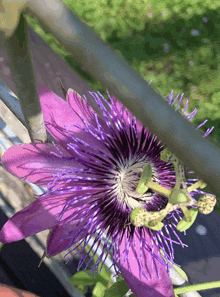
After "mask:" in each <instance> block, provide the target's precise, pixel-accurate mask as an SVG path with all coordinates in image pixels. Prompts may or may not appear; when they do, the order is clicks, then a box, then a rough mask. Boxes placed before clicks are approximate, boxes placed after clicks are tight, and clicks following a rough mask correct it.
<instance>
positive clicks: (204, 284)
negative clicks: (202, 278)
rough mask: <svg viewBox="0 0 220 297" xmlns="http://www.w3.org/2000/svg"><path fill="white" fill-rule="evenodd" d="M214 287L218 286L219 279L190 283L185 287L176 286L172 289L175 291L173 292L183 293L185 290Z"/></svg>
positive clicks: (219, 286) (219, 283) (219, 284)
mask: <svg viewBox="0 0 220 297" xmlns="http://www.w3.org/2000/svg"><path fill="white" fill-rule="evenodd" d="M214 288H220V281H215V282H208V283H202V284H195V285H191V286H187V287H182V288H176V289H174V292H175V294H183V293H187V292H193V291H200V290H208V289H214Z"/></svg>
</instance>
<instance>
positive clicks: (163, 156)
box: [160, 147, 169, 162]
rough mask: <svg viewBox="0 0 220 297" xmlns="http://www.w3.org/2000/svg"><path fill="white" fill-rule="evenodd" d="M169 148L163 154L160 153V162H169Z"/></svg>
mask: <svg viewBox="0 0 220 297" xmlns="http://www.w3.org/2000/svg"><path fill="white" fill-rule="evenodd" d="M168 152H169V150H168V148H167V147H166V148H165V149H164V150H163V151H162V152H161V153H160V160H161V161H164V162H168V159H169V156H168Z"/></svg>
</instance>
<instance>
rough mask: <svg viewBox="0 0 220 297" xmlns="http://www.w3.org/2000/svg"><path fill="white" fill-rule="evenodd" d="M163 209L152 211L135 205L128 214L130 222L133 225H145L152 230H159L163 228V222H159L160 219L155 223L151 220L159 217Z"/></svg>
mask: <svg viewBox="0 0 220 297" xmlns="http://www.w3.org/2000/svg"><path fill="white" fill-rule="evenodd" d="M163 211H164V210H162V211H154V212H153V211H147V210H146V209H145V208H141V207H137V208H135V209H133V210H132V212H131V214H130V219H131V223H132V225H134V226H135V227H143V226H145V227H147V228H150V229H152V230H156V231H158V230H161V229H162V228H163V223H161V222H160V220H159V221H158V223H156V224H155V223H153V224H152V222H154V221H153V220H154V219H156V218H159V217H160V216H161V214H163ZM161 212H162V213H161Z"/></svg>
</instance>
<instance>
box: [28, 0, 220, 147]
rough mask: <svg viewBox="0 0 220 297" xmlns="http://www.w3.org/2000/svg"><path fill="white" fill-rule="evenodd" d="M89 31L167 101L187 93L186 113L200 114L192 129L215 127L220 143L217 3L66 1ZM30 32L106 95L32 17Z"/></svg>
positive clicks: (181, 0)
mask: <svg viewBox="0 0 220 297" xmlns="http://www.w3.org/2000/svg"><path fill="white" fill-rule="evenodd" d="M63 2H64V3H65V4H66V5H67V6H68V7H69V8H70V9H71V10H73V11H74V12H75V13H76V14H77V15H78V16H79V17H80V18H81V19H82V20H83V21H84V22H85V23H86V24H87V25H88V26H89V27H91V28H92V29H94V31H95V32H96V33H97V34H99V35H100V36H101V38H102V39H103V40H104V41H105V42H107V43H109V44H110V45H112V46H113V47H114V48H115V49H116V50H117V51H118V52H120V53H121V54H122V55H123V57H124V58H125V59H126V60H127V61H128V63H129V64H130V65H131V67H133V68H134V69H135V70H136V71H137V72H139V73H140V74H141V75H142V76H143V77H144V78H145V79H146V80H147V81H150V80H151V79H152V86H153V87H154V88H155V89H156V90H158V91H159V92H160V93H161V94H162V95H163V96H164V97H166V96H167V95H168V94H169V93H170V92H171V90H172V89H174V94H175V95H177V94H178V93H180V94H181V93H185V96H184V100H183V104H182V105H181V106H182V108H184V103H185V102H186V100H187V99H189V107H188V110H187V112H188V113H190V112H192V111H193V110H194V108H197V109H198V112H197V114H196V116H195V117H194V118H193V121H192V122H193V124H194V125H199V124H200V123H201V122H203V121H204V120H205V119H208V123H206V125H205V126H204V127H202V128H201V131H206V129H207V128H211V127H212V126H215V129H214V130H213V132H212V134H211V135H210V138H211V139H212V140H213V141H214V142H218V143H220V133H219V129H220V69H219V68H220V63H219V62H220V41H219V29H220V1H214V0H203V1H201V0H190V1H189V0H166V1H165V0H164V1H161V0H154V1H152V2H151V1H148V0H139V1H136V0H74V1H73V0H63ZM25 17H26V19H27V21H28V23H29V24H30V26H31V27H32V28H33V29H34V30H35V31H36V33H38V34H39V35H40V36H41V37H42V38H43V39H44V40H45V41H46V42H47V43H48V44H49V45H50V46H51V48H52V49H53V50H54V51H56V52H57V53H58V54H59V55H61V56H62V57H63V58H64V59H65V60H66V61H67V62H68V63H69V65H70V66H71V67H73V68H74V69H75V70H76V71H77V72H78V73H79V74H80V75H81V76H83V77H84V79H85V80H86V81H87V83H88V84H90V85H91V86H93V88H94V89H95V90H96V91H97V90H99V91H102V92H105V90H102V87H101V85H100V84H99V82H96V81H94V80H93V79H91V78H90V77H89V75H87V74H86V73H85V72H83V71H82V70H81V68H80V67H79V66H78V65H77V63H76V62H75V61H74V60H73V58H72V57H71V56H70V54H69V53H67V52H66V51H65V50H64V49H63V48H62V46H61V45H60V44H59V42H58V41H57V40H56V39H55V38H54V37H53V36H52V35H51V34H49V33H48V32H45V31H44V30H43V29H42V28H41V26H40V25H39V23H38V22H37V20H36V19H35V18H33V17H31V16H30V15H28V14H25Z"/></svg>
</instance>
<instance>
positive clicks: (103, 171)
mask: <svg viewBox="0 0 220 297" xmlns="http://www.w3.org/2000/svg"><path fill="white" fill-rule="evenodd" d="M39 95H40V101H41V107H42V111H43V115H44V120H45V124H46V128H47V131H48V132H49V133H50V134H51V135H52V136H53V137H54V138H55V140H56V141H57V143H58V144H55V143H53V144H48V143H28V144H22V145H17V146H13V147H11V148H9V149H8V150H7V151H6V153H5V154H4V155H3V157H2V164H3V166H4V167H5V168H6V169H7V170H8V171H9V172H10V173H12V174H14V175H15V176H17V177H19V178H22V179H24V180H25V181H27V182H31V183H35V184H37V185H40V186H43V187H46V188H47V191H46V192H45V193H44V194H43V195H42V196H40V197H39V198H38V199H36V201H34V202H32V203H31V204H30V205H29V206H27V207H25V208H24V209H23V210H21V211H19V212H17V213H16V214H15V215H14V216H13V217H11V218H10V219H9V220H8V221H7V223H6V224H5V225H4V226H3V228H2V229H1V231H0V241H1V242H2V243H9V242H14V241H18V240H21V239H23V238H25V237H28V236H30V235H33V234H36V233H38V232H40V231H42V230H45V229H51V230H50V233H49V235H48V240H47V248H46V256H47V257H51V256H54V255H56V254H58V253H60V252H62V251H64V250H66V249H68V248H71V247H72V250H73V251H74V250H75V251H76V253H78V251H77V250H76V248H77V247H78V249H79V247H80V248H81V250H80V252H81V253H82V255H83V256H82V259H81V261H80V265H79V267H78V268H80V267H81V265H82V263H83V262H84V260H85V258H86V257H87V256H88V254H89V253H87V252H86V251H85V247H86V245H87V244H88V242H89V240H90V239H91V238H95V240H94V244H93V245H97V246H100V245H101V240H102V238H103V235H105V238H106V239H107V240H106V241H105V243H104V245H103V246H102V251H103V252H102V254H101V255H100V256H99V258H98V260H97V261H96V262H95V264H94V266H93V269H92V270H96V271H97V268H98V265H99V263H100V262H101V261H103V263H104V262H105V259H106V258H107V256H108V255H109V254H112V255H113V263H114V267H115V270H116V273H119V272H121V273H122V275H123V277H124V279H125V280H126V281H127V283H128V284H129V286H130V288H131V290H132V291H133V293H134V294H135V296H136V297H139V296H140V297H142V296H154V297H161V296H166V297H173V296H174V291H173V287H172V283H171V279H170V277H169V275H168V271H169V265H170V264H169V263H171V264H173V263H174V261H173V259H174V253H173V243H177V244H180V245H182V246H185V245H184V244H183V243H182V242H181V240H180V238H179V236H178V234H177V232H176V231H175V227H176V225H177V223H178V222H179V221H180V220H181V216H180V214H179V213H180V211H179V210H175V211H173V212H171V213H170V214H169V215H170V217H169V218H171V217H172V218H174V219H175V220H176V222H177V223H174V222H175V220H174V222H172V220H170V219H169V218H165V219H164V220H163V223H164V227H163V228H162V229H161V230H159V231H155V230H152V229H149V228H147V227H135V226H134V225H133V224H131V220H130V214H131V212H132V210H133V209H135V208H137V207H142V208H145V209H146V210H147V211H158V210H161V209H163V208H165V206H166V204H167V203H168V200H167V198H166V197H164V196H163V195H161V194H157V193H155V192H153V191H152V190H150V189H149V190H147V192H145V193H144V194H139V193H137V192H136V191H135V189H136V188H137V185H138V183H139V180H140V176H141V173H142V171H143V168H144V166H145V165H146V164H150V165H151V168H152V181H153V182H156V183H159V184H160V185H162V186H163V187H166V188H168V189H170V188H173V186H174V185H175V181H176V177H175V171H174V167H173V166H172V164H171V163H167V162H164V161H162V160H161V159H160V153H161V151H163V149H164V148H163V145H162V144H161V143H160V141H158V140H157V137H156V136H155V135H152V134H151V133H150V132H149V131H148V129H147V128H145V127H143V125H142V124H141V122H140V121H139V120H137V119H136V118H135V117H134V116H133V115H132V113H131V112H130V111H129V110H127V109H126V108H125V107H124V106H123V105H122V104H121V103H120V102H119V101H118V100H116V99H115V98H114V97H113V96H109V99H110V103H109V102H108V101H107V100H106V99H105V98H104V97H103V96H102V95H101V94H100V93H99V92H98V93H93V92H90V95H91V96H92V97H93V98H94V100H95V102H96V104H97V105H98V106H99V108H100V111H101V114H102V117H101V116H99V115H98V114H97V113H96V112H95V111H94V110H93V109H92V108H91V106H90V105H89V104H88V103H87V99H86V97H85V96H84V98H81V97H80V96H79V95H78V94H76V93H75V92H74V91H73V90H72V89H69V90H68V92H67V96H66V97H67V101H64V100H63V99H62V98H60V97H59V96H57V95H56V94H54V93H53V92H52V91H50V90H49V89H47V88H46V87H44V86H42V85H39ZM182 98H183V95H182V96H181V97H180V99H179V102H178V105H177V107H176V110H177V109H178V108H179V105H180V103H181V101H182ZM177 99H178V96H177V97H176V98H175V99H174V100H173V93H171V94H170V96H169V97H168V102H169V104H171V105H173V104H174V102H175V101H176V100H177ZM187 104H188V102H187ZM187 104H186V107H185V109H184V111H183V116H184V114H185V112H186V109H187ZM195 114H196V110H194V111H193V112H192V113H191V114H189V115H187V116H185V118H187V119H188V120H190V119H192V117H193V116H194V115H195ZM203 124H205V122H204V123H202V124H201V125H200V126H199V127H198V128H200V127H201V126H202V125H203ZM210 132H211V130H209V131H207V132H206V134H205V135H208V134H209V133H210ZM194 180H195V179H194ZM188 184H189V185H190V184H192V183H190V182H189V181H188ZM195 192H197V193H198V192H199V191H198V190H196V191H195ZM202 193H204V192H202ZM160 250H162V252H163V255H164V257H162V256H161V252H160ZM86 268H87V267H86ZM86 268H85V269H86Z"/></svg>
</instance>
